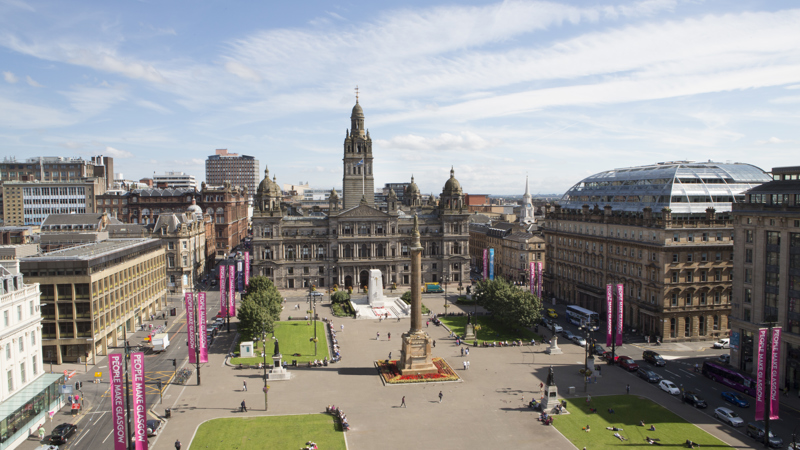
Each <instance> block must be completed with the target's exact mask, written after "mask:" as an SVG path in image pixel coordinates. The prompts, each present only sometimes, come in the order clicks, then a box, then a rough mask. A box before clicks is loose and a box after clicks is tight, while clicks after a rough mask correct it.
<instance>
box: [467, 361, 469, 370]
mask: <svg viewBox="0 0 800 450" xmlns="http://www.w3.org/2000/svg"><path fill="white" fill-rule="evenodd" d="M467 370H469V361H467Z"/></svg>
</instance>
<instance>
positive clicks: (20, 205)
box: [3, 178, 106, 226]
mask: <svg viewBox="0 0 800 450" xmlns="http://www.w3.org/2000/svg"><path fill="white" fill-rule="evenodd" d="M3 190H4V202H3V209H4V211H3V216H4V219H5V223H6V225H12V226H24V225H40V224H41V223H42V221H44V219H45V218H46V217H47V216H48V215H50V214H84V213H93V212H95V206H96V197H97V196H98V195H101V194H103V193H104V192H105V191H106V184H105V178H83V179H72V180H67V181H48V182H39V181H7V182H5V183H4V184H3Z"/></svg>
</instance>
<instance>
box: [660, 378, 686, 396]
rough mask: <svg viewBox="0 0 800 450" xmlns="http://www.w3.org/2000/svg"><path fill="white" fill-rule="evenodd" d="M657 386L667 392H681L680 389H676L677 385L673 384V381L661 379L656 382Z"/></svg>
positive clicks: (675, 393) (673, 393)
mask: <svg viewBox="0 0 800 450" xmlns="http://www.w3.org/2000/svg"><path fill="white" fill-rule="evenodd" d="M658 387H660V388H661V390H662V391H664V392H666V393H668V394H672V395H678V394H680V393H681V390H680V389H678V386H675V383H673V382H672V381H669V380H661V381H660V382H659V383H658Z"/></svg>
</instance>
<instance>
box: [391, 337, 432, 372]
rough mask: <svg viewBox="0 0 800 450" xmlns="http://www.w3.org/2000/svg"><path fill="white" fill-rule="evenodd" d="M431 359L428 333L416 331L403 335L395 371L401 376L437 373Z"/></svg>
mask: <svg viewBox="0 0 800 450" xmlns="http://www.w3.org/2000/svg"><path fill="white" fill-rule="evenodd" d="M431 357H432V356H431V338H430V336H428V333H426V332H424V331H417V332H414V333H412V332H408V333H405V334H403V349H402V351H401V352H400V359H399V360H398V361H397V369H398V370H399V371H400V373H401V374H402V375H413V374H426V373H436V372H438V371H439V369H437V368H436V365H435V364H433V360H432V359H431Z"/></svg>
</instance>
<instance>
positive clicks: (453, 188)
mask: <svg viewBox="0 0 800 450" xmlns="http://www.w3.org/2000/svg"><path fill="white" fill-rule="evenodd" d="M442 192H443V193H446V194H456V193H458V194H460V193H461V183H459V182H458V180H456V176H455V170H453V168H452V167H451V168H450V179H449V180H447V182H446V183H445V184H444V189H442Z"/></svg>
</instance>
